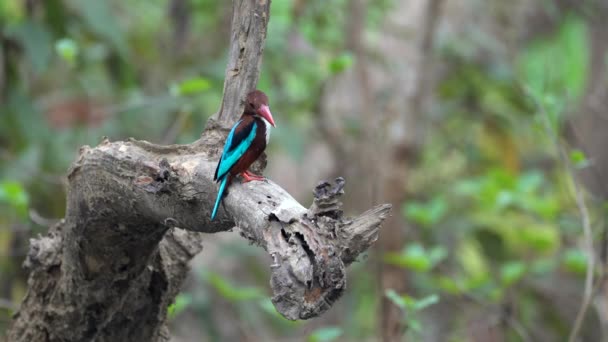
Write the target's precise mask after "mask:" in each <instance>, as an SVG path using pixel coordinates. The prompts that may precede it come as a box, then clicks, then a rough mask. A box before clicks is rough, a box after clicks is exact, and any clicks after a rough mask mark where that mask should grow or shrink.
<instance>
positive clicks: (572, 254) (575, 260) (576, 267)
mask: <svg viewBox="0 0 608 342" xmlns="http://www.w3.org/2000/svg"><path fill="white" fill-rule="evenodd" d="M562 263H563V265H564V266H565V268H566V270H568V271H570V272H573V273H578V274H585V272H586V271H587V255H586V254H585V253H584V252H583V251H582V250H580V249H577V248H569V249H567V250H566V251H565V252H564V255H563V258H562Z"/></svg>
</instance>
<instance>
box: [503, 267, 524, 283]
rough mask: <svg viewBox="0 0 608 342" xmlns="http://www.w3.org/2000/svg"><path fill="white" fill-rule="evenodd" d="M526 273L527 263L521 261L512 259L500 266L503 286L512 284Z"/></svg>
mask: <svg viewBox="0 0 608 342" xmlns="http://www.w3.org/2000/svg"><path fill="white" fill-rule="evenodd" d="M525 273H526V265H525V264H524V263H523V262H521V261H511V262H507V263H505V264H503V265H502V266H501V267H500V280H501V282H502V284H503V286H511V285H513V284H514V283H516V282H517V281H519V280H520V279H521V278H522V277H523V276H524V274H525Z"/></svg>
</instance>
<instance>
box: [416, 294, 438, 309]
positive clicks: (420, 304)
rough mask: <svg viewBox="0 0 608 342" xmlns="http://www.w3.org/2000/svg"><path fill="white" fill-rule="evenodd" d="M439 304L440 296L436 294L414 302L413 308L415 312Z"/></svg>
mask: <svg viewBox="0 0 608 342" xmlns="http://www.w3.org/2000/svg"><path fill="white" fill-rule="evenodd" d="M437 303H439V296H438V295H436V294H432V295H428V296H426V297H422V298H420V299H417V300H416V301H415V302H414V305H413V308H414V309H415V310H424V309H426V308H427V307H429V306H431V305H433V304H437Z"/></svg>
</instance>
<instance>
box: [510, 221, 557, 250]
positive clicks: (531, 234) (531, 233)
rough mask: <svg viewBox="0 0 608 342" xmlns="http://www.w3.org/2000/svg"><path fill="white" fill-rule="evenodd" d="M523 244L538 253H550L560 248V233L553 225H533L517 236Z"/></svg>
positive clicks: (522, 230) (523, 229)
mask: <svg viewBox="0 0 608 342" xmlns="http://www.w3.org/2000/svg"><path fill="white" fill-rule="evenodd" d="M517 236H518V237H519V238H520V239H521V242H522V243H524V244H525V245H527V246H529V247H531V248H533V249H534V250H536V251H538V252H550V251H553V250H555V249H557V247H559V242H560V241H559V233H558V231H557V229H555V227H554V226H552V225H540V224H539V225H532V226H529V227H525V228H522V229H521V230H520V231H519V234H518V235H517Z"/></svg>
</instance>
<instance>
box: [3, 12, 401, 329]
mask: <svg viewBox="0 0 608 342" xmlns="http://www.w3.org/2000/svg"><path fill="white" fill-rule="evenodd" d="M234 6H235V17H234V18H233V25H232V30H233V33H232V38H233V41H232V43H231V44H232V49H231V51H239V54H238V56H237V57H238V58H237V59H240V58H243V60H244V62H243V63H242V64H241V67H240V69H239V70H240V71H239V72H238V73H237V74H235V75H229V76H230V77H227V79H226V85H225V86H224V89H225V94H224V100H223V104H222V108H224V111H223V112H222V111H220V113H223V114H219V115H217V116H218V117H219V119H217V120H216V119H215V118H212V119H210V120H209V122H208V124H207V127H206V130H205V132H204V134H203V136H202V137H201V139H199V140H198V141H196V142H194V143H192V144H190V145H172V146H159V145H154V144H151V143H148V142H145V141H137V140H133V139H131V140H129V141H117V142H110V141H109V140H107V139H104V140H103V141H102V142H101V143H100V144H99V146H97V147H94V148H91V147H88V146H85V147H83V148H81V150H80V151H79V155H78V157H77V160H76V161H75V162H74V164H73V165H72V167H71V168H70V170H69V173H68V180H69V188H68V198H67V202H68V203H67V204H68V205H67V214H66V217H65V219H64V220H62V221H61V222H60V223H59V224H57V225H56V226H55V227H53V228H51V229H50V231H49V233H48V234H47V235H46V236H43V237H39V238H37V239H32V241H31V246H30V251H29V254H28V257H27V260H26V267H28V268H29V269H30V271H31V273H30V278H29V280H28V291H27V294H26V296H25V298H24V300H23V303H22V304H21V307H20V309H19V311H18V312H17V313H16V314H15V317H14V321H13V324H12V327H11V329H10V331H9V340H10V341H93V340H95V341H166V340H168V339H169V333H168V330H167V327H166V311H167V307H168V306H169V304H170V303H171V302H172V301H173V300H174V298H175V296H176V295H177V293H178V291H179V288H180V286H181V284H182V282H183V279H184V277H185V276H186V274H187V272H188V262H189V260H190V259H192V257H193V256H194V255H196V254H197V253H198V252H200V251H201V250H202V234H199V232H206V233H213V232H218V231H226V230H230V229H232V228H233V227H238V229H239V230H240V233H241V235H242V236H243V237H245V238H246V239H248V240H250V241H251V242H253V243H255V244H256V245H259V246H260V247H262V248H264V249H265V250H266V251H267V252H268V253H269V255H270V256H271V259H272V260H273V263H272V265H270V268H271V270H272V274H271V279H270V286H271V290H272V293H273V296H272V301H273V303H274V305H275V306H276V308H277V309H278V311H279V312H281V313H282V314H283V315H284V316H285V317H287V318H289V319H307V318H310V317H315V316H318V315H320V314H322V313H323V312H324V311H326V310H327V309H328V308H329V307H331V305H332V304H333V303H334V302H335V300H336V299H337V298H338V297H339V296H340V295H341V294H342V293H343V291H344V290H345V288H346V279H345V267H346V266H347V265H348V264H350V263H352V262H353V261H354V260H355V259H356V258H357V256H358V255H359V254H360V253H362V252H364V251H365V250H366V249H367V248H369V246H370V245H371V244H372V243H373V242H374V241H375V240H376V239H377V237H378V231H379V228H380V224H381V223H382V221H383V220H384V218H385V217H386V216H387V215H388V214H389V212H390V207H391V206H390V205H388V204H385V205H380V206H377V207H375V208H373V209H371V210H369V211H367V212H365V213H363V214H362V215H360V216H358V217H356V218H353V219H348V218H344V217H343V215H342V212H341V210H340V206H341V203H340V202H339V200H340V196H341V195H342V194H343V187H344V180H343V179H341V178H339V179H337V180H336V182H335V184H330V183H326V182H322V183H320V184H319V185H318V186H317V187H316V188H315V190H314V195H315V199H314V203H313V204H312V206H311V208H310V209H306V208H304V207H303V206H302V205H301V204H299V203H298V202H297V201H296V200H294V199H293V198H292V197H291V196H290V195H289V194H288V193H287V192H286V191H285V190H283V189H282V188H281V187H279V186H278V185H276V184H274V183H273V182H272V181H267V182H256V181H254V182H250V183H245V184H240V183H239V182H238V181H237V182H235V183H233V185H232V186H231V187H230V188H229V191H228V195H227V196H226V198H225V199H224V202H223V205H222V206H221V207H220V210H219V215H218V217H217V219H216V220H215V221H210V219H209V217H210V213H211V209H212V207H213V203H214V200H215V195H216V193H217V184H216V183H214V182H213V180H212V178H213V172H214V170H215V165H216V162H217V159H218V158H219V154H220V153H221V148H222V146H223V141H224V138H225V136H226V134H227V129H228V128H229V127H230V124H229V123H233V122H234V121H235V120H236V119H237V118H238V116H239V113H240V111H241V110H242V108H241V99H242V98H243V97H244V95H245V93H246V92H247V91H249V90H251V89H252V88H254V86H255V83H256V82H257V76H258V75H257V74H258V72H259V66H260V59H261V51H262V48H263V42H264V38H265V34H266V25H267V22H268V10H269V2H266V1H262V0H257V1H251V0H238V1H235V4H234ZM260 42H261V44H260ZM236 47H239V48H238V49H237V50H234V49H235V48H236ZM241 47H244V50H241ZM232 54H233V53H232V52H231V57H230V58H231V60H232V58H233V56H232ZM230 63H231V62H230ZM230 63H229V66H228V68H227V70H231V68H233V67H232V66H231V64H230ZM245 65H247V67H244V66H245ZM226 108H230V112H227V111H226Z"/></svg>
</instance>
